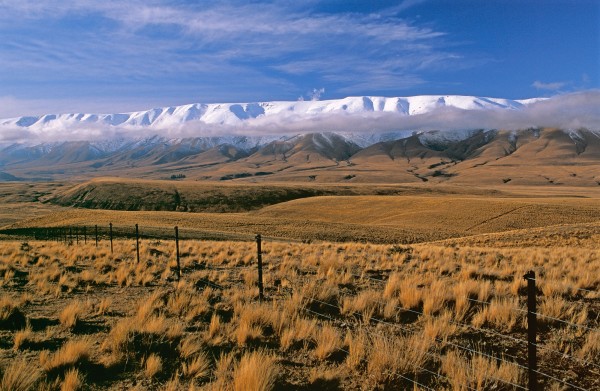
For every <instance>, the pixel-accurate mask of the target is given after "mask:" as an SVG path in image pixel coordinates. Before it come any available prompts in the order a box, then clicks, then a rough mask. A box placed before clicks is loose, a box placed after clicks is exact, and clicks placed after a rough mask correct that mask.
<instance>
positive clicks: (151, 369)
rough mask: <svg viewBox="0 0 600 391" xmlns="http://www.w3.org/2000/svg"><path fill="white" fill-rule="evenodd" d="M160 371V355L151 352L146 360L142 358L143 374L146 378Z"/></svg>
mask: <svg viewBox="0 0 600 391" xmlns="http://www.w3.org/2000/svg"><path fill="white" fill-rule="evenodd" d="M160 371H162V360H161V359H160V356H158V355H156V354H154V353H152V354H150V355H149V356H148V357H146V360H144V374H145V375H146V377H148V378H150V379H151V378H153V377H155V376H156V375H157V374H158V373H159V372H160Z"/></svg>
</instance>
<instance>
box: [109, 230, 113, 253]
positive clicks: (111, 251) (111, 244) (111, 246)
mask: <svg viewBox="0 0 600 391" xmlns="http://www.w3.org/2000/svg"><path fill="white" fill-rule="evenodd" d="M108 235H109V237H110V253H111V254H112V253H113V243H112V223H109V224H108Z"/></svg>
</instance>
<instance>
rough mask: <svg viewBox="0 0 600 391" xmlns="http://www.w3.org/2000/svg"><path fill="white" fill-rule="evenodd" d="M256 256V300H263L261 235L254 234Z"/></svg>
mask: <svg viewBox="0 0 600 391" xmlns="http://www.w3.org/2000/svg"><path fill="white" fill-rule="evenodd" d="M256 258H257V260H258V300H259V301H261V302H262V301H263V299H264V293H263V270H262V247H261V236H260V234H257V235H256Z"/></svg>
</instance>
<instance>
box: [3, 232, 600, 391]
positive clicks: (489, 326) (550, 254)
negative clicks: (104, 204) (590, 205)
mask: <svg viewBox="0 0 600 391" xmlns="http://www.w3.org/2000/svg"><path fill="white" fill-rule="evenodd" d="M550 237H551V236H550ZM598 238H599V237H598V235H596V236H588V237H586V238H583V239H582V241H581V242H580V243H579V246H578V247H577V248H573V247H570V244H571V243H570V242H569V241H568V240H560V239H554V238H552V239H550V240H548V241H543V240H542V241H540V242H539V243H538V244H539V246H535V247H524V246H521V247H517V248H515V247H512V246H504V245H502V244H501V243H496V244H498V246H495V247H479V246H464V247H463V246H457V245H455V244H453V245H452V246H450V245H448V244H430V243H429V244H418V245H412V246H398V245H372V244H356V243H355V244H334V243H320V244H301V243H291V244H290V243H280V242H269V241H267V242H266V243H264V245H263V252H264V254H263V260H264V262H265V272H264V280H265V287H266V299H265V301H263V302H262V303H261V302H258V301H257V293H258V292H257V287H256V273H257V272H256V268H255V267H252V265H254V262H255V255H254V254H255V248H254V244H253V243H250V242H227V241H221V242H208V241H202V242H199V241H183V242H182V243H181V244H180V249H181V254H182V259H181V263H182V270H183V273H182V279H181V281H177V279H176V277H175V271H174V270H175V269H174V268H175V262H174V260H175V255H174V252H175V249H174V243H173V242H165V241H160V242H159V241H142V243H141V249H140V254H141V262H140V263H137V262H136V260H135V259H136V257H135V242H134V241H132V240H120V241H116V242H115V246H114V247H115V249H114V254H111V253H110V250H109V247H108V243H107V242H106V241H103V242H101V243H100V247H99V248H96V247H95V245H94V244H91V243H90V244H88V245H83V244H82V243H80V245H75V244H71V245H65V244H64V243H55V242H29V243H22V242H4V243H3V244H2V248H1V249H0V252H1V254H2V257H1V259H2V263H1V265H0V275H1V277H2V279H1V280H0V281H1V284H2V298H1V300H0V329H1V330H0V346H1V347H2V349H0V368H3V369H2V374H3V375H2V376H3V378H2V381H3V382H4V383H3V384H8V385H9V386H8V387H9V388H8V389H17V388H11V387H16V386H14V384H16V383H10V382H11V381H13V382H15V381H16V380H14V379H13V378H12V377H11V376H13V377H14V372H15V371H18V370H19V368H20V370H21V371H24V373H26V374H27V376H26V379H23V380H20V381H21V382H25V383H27V384H35V386H34V387H36V388H37V389H62V390H66V389H84V388H85V389H92V390H94V389H114V390H118V389H126V388H135V389H161V390H162V389H169V390H175V389H186V390H187V389H234V390H244V389H272V388H275V389H365V388H366V389H374V388H386V389H406V388H411V389H412V388H413V385H414V384H413V382H417V383H419V384H422V385H423V386H426V387H430V388H434V389H465V390H466V389H507V390H508V389H513V388H514V387H513V386H510V383H514V384H519V385H525V384H526V370H524V369H523V367H520V366H519V365H524V364H525V362H526V350H527V346H526V344H524V343H523V342H522V341H523V340H524V339H525V338H526V337H525V336H526V329H525V327H526V322H525V317H524V314H523V309H524V308H525V297H524V294H523V289H524V286H525V284H526V282H525V281H524V280H523V277H522V276H523V274H524V273H525V272H526V271H527V270H529V269H534V270H536V272H537V275H538V278H537V280H538V286H539V288H540V294H539V303H540V304H539V312H540V313H541V314H546V315H548V316H550V317H551V318H541V317H540V320H539V321H540V329H541V332H540V338H539V341H540V342H539V345H540V347H539V356H540V358H539V360H540V371H541V372H543V373H545V374H548V375H550V376H553V377H555V378H556V379H559V380H560V381H563V382H566V383H568V384H575V385H577V386H579V387H583V388H584V389H596V388H598V387H599V386H600V383H599V379H600V377H599V374H600V367H599V366H598V360H597V358H598V357H599V355H600V345H598V330H599V327H600V318H599V317H598V314H599V313H600V294H599V292H600V277H599V276H600V250H599V248H600V246H599V244H600V241H599V240H598ZM491 357H498V358H500V360H496V359H493V358H491ZM514 363H516V364H518V365H515V364H514ZM11 379H12V380H11ZM540 381H541V384H542V386H543V389H567V388H568V387H567V388H565V387H564V384H561V382H560V381H554V380H552V379H549V378H546V377H541V379H540ZM252 384H254V385H252ZM507 384H508V385H507ZM11 385H12V386H11ZM561 387H562V388H561ZM416 388H419V387H416ZM4 389H7V388H4Z"/></svg>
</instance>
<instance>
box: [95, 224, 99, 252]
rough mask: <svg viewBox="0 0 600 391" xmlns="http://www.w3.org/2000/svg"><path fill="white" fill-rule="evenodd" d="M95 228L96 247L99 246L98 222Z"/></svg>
mask: <svg viewBox="0 0 600 391" xmlns="http://www.w3.org/2000/svg"><path fill="white" fill-rule="evenodd" d="M94 230H95V231H96V248H98V224H96V226H95V227H94Z"/></svg>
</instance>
